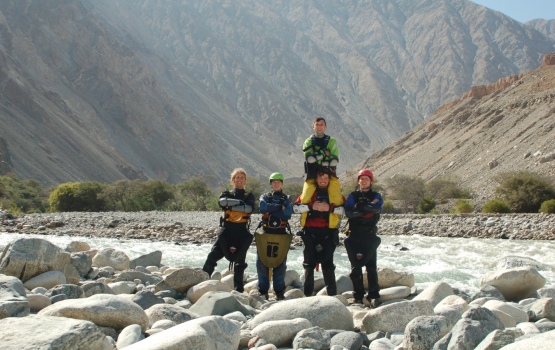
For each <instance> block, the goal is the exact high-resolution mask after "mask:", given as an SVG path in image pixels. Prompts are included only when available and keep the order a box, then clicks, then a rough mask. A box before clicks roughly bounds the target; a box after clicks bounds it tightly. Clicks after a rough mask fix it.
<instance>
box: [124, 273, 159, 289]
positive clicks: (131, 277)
mask: <svg viewBox="0 0 555 350" xmlns="http://www.w3.org/2000/svg"><path fill="white" fill-rule="evenodd" d="M135 280H141V283H142V284H144V285H145V286H148V285H155V284H157V283H159V282H162V280H163V278H162V276H159V275H153V274H150V273H148V274H147V273H144V272H140V271H122V272H120V273H119V274H118V275H117V277H116V281H119V282H123V281H129V282H132V281H135Z"/></svg>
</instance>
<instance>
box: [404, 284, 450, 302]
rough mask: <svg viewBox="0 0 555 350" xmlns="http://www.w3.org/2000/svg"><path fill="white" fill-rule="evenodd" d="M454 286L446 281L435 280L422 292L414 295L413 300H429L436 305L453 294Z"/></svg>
mask: <svg viewBox="0 0 555 350" xmlns="http://www.w3.org/2000/svg"><path fill="white" fill-rule="evenodd" d="M453 294H454V292H453V288H451V286H450V285H448V284H447V283H445V282H435V283H432V284H431V285H429V286H428V287H426V289H424V290H423V291H422V292H421V293H420V294H418V295H417V296H416V297H414V299H413V300H428V301H429V302H431V303H432V306H433V307H435V306H436V305H437V304H439V303H440V302H441V301H442V300H443V299H444V298H446V297H448V296H449V295H453Z"/></svg>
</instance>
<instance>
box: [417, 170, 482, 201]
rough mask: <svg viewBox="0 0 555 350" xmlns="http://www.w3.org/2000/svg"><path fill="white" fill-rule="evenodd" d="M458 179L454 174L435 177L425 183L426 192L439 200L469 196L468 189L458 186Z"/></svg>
mask: <svg viewBox="0 0 555 350" xmlns="http://www.w3.org/2000/svg"><path fill="white" fill-rule="evenodd" d="M459 181H460V180H459V179H458V178H457V177H456V176H441V177H438V178H435V179H433V180H431V181H430V182H428V183H427V184H426V193H427V195H428V196H430V197H432V198H435V199H437V200H439V201H445V200H447V199H449V198H471V197H472V196H471V195H470V191H469V190H467V189H465V188H462V187H461V186H459V184H458V182H459Z"/></svg>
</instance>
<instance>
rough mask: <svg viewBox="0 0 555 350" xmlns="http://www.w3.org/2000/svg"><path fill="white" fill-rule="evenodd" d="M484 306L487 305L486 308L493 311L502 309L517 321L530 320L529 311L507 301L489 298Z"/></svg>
mask: <svg viewBox="0 0 555 350" xmlns="http://www.w3.org/2000/svg"><path fill="white" fill-rule="evenodd" d="M483 307H485V308H486V309H490V310H491V311H494V310H499V311H502V312H504V313H506V314H508V315H509V316H511V317H512V318H513V319H514V320H515V322H516V323H521V322H528V313H526V311H524V310H522V309H519V308H518V307H516V306H513V305H511V304H510V303H506V302H503V301H500V300H489V301H487V302H486V303H485V304H484V305H483ZM515 326H516V324H515Z"/></svg>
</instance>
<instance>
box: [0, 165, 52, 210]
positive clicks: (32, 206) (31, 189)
mask: <svg viewBox="0 0 555 350" xmlns="http://www.w3.org/2000/svg"><path fill="white" fill-rule="evenodd" d="M0 207H1V208H4V209H7V210H8V211H9V212H10V213H12V214H19V213H44V212H46V211H47V209H48V193H47V190H46V189H45V188H44V186H43V185H42V184H41V183H39V182H38V181H36V180H33V179H29V180H19V179H18V178H17V176H15V175H13V174H8V175H4V176H0Z"/></svg>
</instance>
